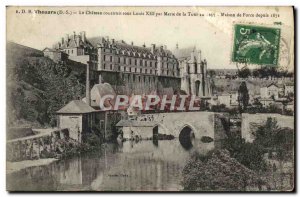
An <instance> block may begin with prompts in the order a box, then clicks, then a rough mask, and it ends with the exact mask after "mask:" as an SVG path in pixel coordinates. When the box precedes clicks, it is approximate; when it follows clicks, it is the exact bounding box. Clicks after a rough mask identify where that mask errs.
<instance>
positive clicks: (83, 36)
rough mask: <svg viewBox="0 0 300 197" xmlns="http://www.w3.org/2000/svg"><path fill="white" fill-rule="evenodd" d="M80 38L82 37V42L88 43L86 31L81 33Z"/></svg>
mask: <svg viewBox="0 0 300 197" xmlns="http://www.w3.org/2000/svg"><path fill="white" fill-rule="evenodd" d="M80 36H81V40H82V42H85V41H86V37H85V31H82V32H80Z"/></svg>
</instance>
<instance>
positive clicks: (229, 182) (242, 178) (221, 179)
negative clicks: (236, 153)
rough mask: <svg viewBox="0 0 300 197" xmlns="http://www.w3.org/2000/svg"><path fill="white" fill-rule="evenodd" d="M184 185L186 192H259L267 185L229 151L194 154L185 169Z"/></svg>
mask: <svg viewBox="0 0 300 197" xmlns="http://www.w3.org/2000/svg"><path fill="white" fill-rule="evenodd" d="M182 184H183V187H184V190H185V191H243V190H246V187H248V188H249V187H254V188H256V189H257V190H259V188H260V187H261V186H262V185H264V184H265V183H264V182H263V181H262V180H261V179H260V178H259V176H257V174H256V173H255V172H254V171H252V170H249V169H248V168H246V167H245V166H243V165H241V164H240V163H239V162H238V161H237V160H236V159H234V158H231V157H230V154H229V152H228V151H226V150H221V151H219V150H217V151H212V152H210V153H209V154H208V155H207V156H203V155H199V154H194V155H193V158H192V159H191V160H190V161H189V162H188V163H187V165H186V166H185V167H184V169H183V182H182Z"/></svg>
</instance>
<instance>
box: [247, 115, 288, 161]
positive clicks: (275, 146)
mask: <svg viewBox="0 0 300 197" xmlns="http://www.w3.org/2000/svg"><path fill="white" fill-rule="evenodd" d="M252 134H253V135H254V137H255V140H254V144H255V145H258V146H262V147H264V148H265V149H270V150H274V151H276V152H280V153H281V155H282V157H281V158H283V155H284V154H283V153H285V154H288V152H291V151H293V147H294V131H293V130H292V129H290V128H280V127H279V126H278V124H277V121H276V120H275V119H272V118H268V119H267V121H266V123H265V124H264V125H261V126H258V128H257V130H256V131H255V132H253V133H252Z"/></svg>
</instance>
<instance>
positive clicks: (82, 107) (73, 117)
mask: <svg viewBox="0 0 300 197" xmlns="http://www.w3.org/2000/svg"><path fill="white" fill-rule="evenodd" d="M95 112H96V111H95V110H94V109H93V108H92V107H90V106H89V105H87V104H86V103H85V102H83V101H80V100H73V101H71V102H69V103H68V104H67V105H65V106H64V107H62V108H61V109H60V110H58V111H57V112H56V113H57V114H58V128H68V129H69V136H70V137H71V138H72V139H75V140H77V141H78V142H82V136H83V134H85V133H89V132H91V128H92V126H93V123H94V122H95V121H94V119H95Z"/></svg>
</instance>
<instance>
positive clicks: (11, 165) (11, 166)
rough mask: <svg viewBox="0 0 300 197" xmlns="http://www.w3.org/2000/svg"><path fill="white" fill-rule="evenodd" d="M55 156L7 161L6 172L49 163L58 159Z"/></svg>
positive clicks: (9, 172)
mask: <svg viewBox="0 0 300 197" xmlns="http://www.w3.org/2000/svg"><path fill="white" fill-rule="evenodd" d="M57 160H58V159H55V158H47V159H37V160H24V161H17V162H9V161H7V162H6V174H11V173H14V172H17V171H20V170H22V169H25V168H29V167H36V166H43V165H49V164H51V163H52V162H55V161H57Z"/></svg>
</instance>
